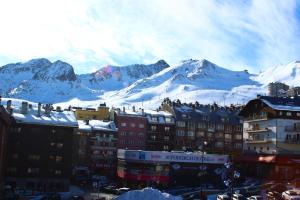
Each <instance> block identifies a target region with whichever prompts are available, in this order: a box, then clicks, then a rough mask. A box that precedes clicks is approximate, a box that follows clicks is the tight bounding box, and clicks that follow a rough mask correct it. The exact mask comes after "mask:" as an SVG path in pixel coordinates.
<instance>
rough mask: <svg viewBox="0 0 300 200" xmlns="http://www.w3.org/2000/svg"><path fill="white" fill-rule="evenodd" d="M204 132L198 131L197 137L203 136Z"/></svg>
mask: <svg viewBox="0 0 300 200" xmlns="http://www.w3.org/2000/svg"><path fill="white" fill-rule="evenodd" d="M204 135H205V133H204V132H203V131H198V132H197V136H198V137H204Z"/></svg>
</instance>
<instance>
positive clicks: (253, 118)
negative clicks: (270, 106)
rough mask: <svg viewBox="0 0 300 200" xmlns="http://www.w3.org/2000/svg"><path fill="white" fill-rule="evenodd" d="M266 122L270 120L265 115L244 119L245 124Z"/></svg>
mask: <svg viewBox="0 0 300 200" xmlns="http://www.w3.org/2000/svg"><path fill="white" fill-rule="evenodd" d="M265 120H268V117H267V116H265V115H261V116H260V115H259V116H253V117H245V118H244V122H255V121H265Z"/></svg>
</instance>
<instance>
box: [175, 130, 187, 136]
mask: <svg viewBox="0 0 300 200" xmlns="http://www.w3.org/2000/svg"><path fill="white" fill-rule="evenodd" d="M176 135H177V136H184V135H185V131H184V130H177V131H176Z"/></svg>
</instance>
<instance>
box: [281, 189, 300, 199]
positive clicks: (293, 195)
mask: <svg viewBox="0 0 300 200" xmlns="http://www.w3.org/2000/svg"><path fill="white" fill-rule="evenodd" d="M282 199H283V200H300V190H287V191H285V192H283V193H282Z"/></svg>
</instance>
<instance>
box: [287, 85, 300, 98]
mask: <svg viewBox="0 0 300 200" xmlns="http://www.w3.org/2000/svg"><path fill="white" fill-rule="evenodd" d="M287 96H288V97H294V96H300V87H292V88H290V89H289V90H288V91H287Z"/></svg>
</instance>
